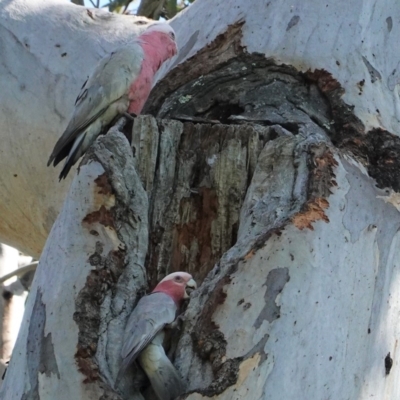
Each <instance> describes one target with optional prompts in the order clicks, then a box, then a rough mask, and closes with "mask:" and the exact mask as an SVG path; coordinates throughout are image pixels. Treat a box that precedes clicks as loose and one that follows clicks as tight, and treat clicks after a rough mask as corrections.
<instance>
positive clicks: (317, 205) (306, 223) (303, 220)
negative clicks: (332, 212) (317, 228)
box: [292, 198, 329, 231]
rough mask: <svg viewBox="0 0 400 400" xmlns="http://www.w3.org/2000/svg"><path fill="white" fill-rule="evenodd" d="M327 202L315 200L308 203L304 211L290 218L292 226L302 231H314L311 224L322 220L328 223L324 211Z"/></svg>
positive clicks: (319, 199) (320, 199) (327, 204)
mask: <svg viewBox="0 0 400 400" xmlns="http://www.w3.org/2000/svg"><path fill="white" fill-rule="evenodd" d="M328 206H329V203H328V200H326V199H322V198H317V199H314V200H312V201H310V202H307V203H306V205H305V207H304V211H303V212H301V213H298V214H296V215H295V216H294V217H293V218H292V222H293V224H294V226H296V227H297V228H298V229H300V230H303V229H304V228H307V229H311V230H312V231H313V230H314V228H313V226H312V223H313V222H316V221H319V220H322V221H325V222H329V218H328V217H327V215H326V214H325V212H324V210H325V209H326V208H328Z"/></svg>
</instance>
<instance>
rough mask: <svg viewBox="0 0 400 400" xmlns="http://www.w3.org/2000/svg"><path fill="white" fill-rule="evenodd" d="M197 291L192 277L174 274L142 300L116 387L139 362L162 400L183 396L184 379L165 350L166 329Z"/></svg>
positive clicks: (128, 332)
mask: <svg viewBox="0 0 400 400" xmlns="http://www.w3.org/2000/svg"><path fill="white" fill-rule="evenodd" d="M195 288H196V282H195V281H194V280H193V278H192V276H191V275H190V274H188V273H186V272H174V273H173V274H170V275H168V276H166V277H165V278H164V279H163V280H162V281H161V282H160V283H159V284H158V285H157V286H156V287H155V289H154V290H153V291H152V292H151V293H150V294H149V295H147V296H144V297H142V298H141V299H140V300H139V303H138V304H137V306H136V307H135V309H134V310H133V312H132V314H131V315H130V317H129V320H128V323H127V325H126V328H125V335H124V342H123V347H122V350H121V356H122V365H121V368H120V371H119V373H118V377H117V382H116V383H117V384H118V382H119V380H120V379H121V376H122V375H123V373H124V372H125V370H126V368H127V367H128V366H129V365H131V364H132V363H133V362H134V361H135V360H137V361H138V362H139V364H140V366H141V367H142V368H143V370H144V372H145V373H146V375H147V377H148V378H149V380H150V383H151V386H152V387H153V390H154V392H155V393H156V395H157V397H158V398H159V399H160V400H172V399H174V398H176V397H177V396H179V395H180V394H182V393H183V391H184V385H183V383H182V380H181V377H180V376H179V374H178V371H177V370H176V369H175V367H174V366H173V365H172V363H171V361H170V360H169V359H168V357H167V356H166V354H165V351H164V347H163V339H164V328H165V327H166V326H167V325H168V324H171V323H172V322H174V321H175V318H176V316H177V312H178V310H179V308H180V306H181V304H182V302H183V300H184V299H186V298H188V297H189V295H188V291H189V290H190V289H195Z"/></svg>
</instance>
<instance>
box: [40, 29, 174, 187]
mask: <svg viewBox="0 0 400 400" xmlns="http://www.w3.org/2000/svg"><path fill="white" fill-rule="evenodd" d="M176 53H177V47H176V42H175V33H174V30H173V29H172V28H171V27H170V26H169V25H168V24H166V23H156V24H153V25H151V26H149V27H148V28H147V29H146V30H145V31H144V32H143V33H142V34H141V35H140V36H138V37H137V38H136V39H135V40H133V42H131V43H129V44H126V45H123V46H121V47H119V48H118V49H116V50H115V51H114V52H113V53H111V55H109V56H108V57H105V58H103V59H102V60H100V62H99V63H98V65H97V66H96V68H95V69H94V71H93V73H92V74H91V75H90V76H89V78H88V79H87V81H86V82H85V83H84V85H83V86H82V89H81V92H80V93H79V95H78V97H77V99H76V101H75V109H74V113H73V115H72V118H71V120H70V122H69V124H68V126H67V128H66V130H65V132H64V133H63V134H62V136H61V137H60V139H59V140H58V142H57V143H56V145H55V147H54V150H53V152H52V153H51V156H50V158H49V161H48V163H47V165H50V164H51V163H52V162H53V164H54V166H56V165H57V164H58V163H59V162H60V161H61V160H63V159H64V158H66V161H65V164H64V167H63V169H62V170H61V173H60V176H59V178H60V180H61V179H63V178H65V177H66V176H67V174H68V172H69V170H70V169H71V167H72V166H73V165H74V164H75V163H76V161H77V160H78V159H79V158H80V157H81V156H82V155H83V154H84V153H85V151H86V150H87V149H88V148H89V146H90V145H91V144H92V143H93V142H94V141H95V139H96V138H97V136H98V135H99V134H100V133H101V132H102V131H103V130H104V129H105V128H106V127H107V126H108V125H109V124H110V123H111V122H112V121H113V120H114V119H115V118H116V117H117V116H119V115H122V114H124V113H126V112H129V113H133V114H136V115H137V114H140V112H141V111H142V108H143V106H144V104H145V102H146V100H147V98H148V96H149V94H150V90H151V88H152V85H153V78H154V75H155V73H156V72H157V71H158V69H159V68H160V66H161V65H162V64H163V62H164V61H166V60H168V59H169V58H171V57H173V56H174V55H175V54H176Z"/></svg>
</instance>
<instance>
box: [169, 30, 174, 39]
mask: <svg viewBox="0 0 400 400" xmlns="http://www.w3.org/2000/svg"><path fill="white" fill-rule="evenodd" d="M169 36H170V38H171V39H172V40H175V33H174V32H170V33H169Z"/></svg>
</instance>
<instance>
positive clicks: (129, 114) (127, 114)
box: [124, 112, 137, 121]
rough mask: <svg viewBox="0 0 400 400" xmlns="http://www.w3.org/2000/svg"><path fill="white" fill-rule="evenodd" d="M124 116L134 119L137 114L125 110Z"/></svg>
mask: <svg viewBox="0 0 400 400" xmlns="http://www.w3.org/2000/svg"><path fill="white" fill-rule="evenodd" d="M124 117H126V118H128V119H130V120H131V121H134V120H135V118H136V117H137V115H136V114H135V113H127V112H125V113H124Z"/></svg>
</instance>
